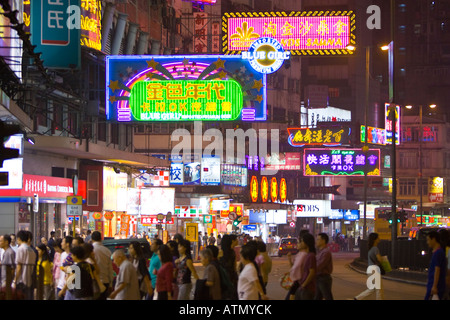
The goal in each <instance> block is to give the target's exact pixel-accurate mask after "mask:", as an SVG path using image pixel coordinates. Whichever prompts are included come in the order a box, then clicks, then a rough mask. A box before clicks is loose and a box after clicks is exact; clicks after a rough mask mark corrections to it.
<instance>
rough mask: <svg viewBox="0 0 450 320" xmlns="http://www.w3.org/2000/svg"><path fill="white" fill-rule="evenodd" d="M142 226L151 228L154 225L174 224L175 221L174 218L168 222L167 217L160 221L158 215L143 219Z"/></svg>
mask: <svg viewBox="0 0 450 320" xmlns="http://www.w3.org/2000/svg"><path fill="white" fill-rule="evenodd" d="M141 224H142V225H143V226H151V225H154V224H174V219H173V217H172V218H171V219H170V220H169V221H166V216H164V218H163V219H162V220H158V215H156V214H152V215H148V216H144V217H141Z"/></svg>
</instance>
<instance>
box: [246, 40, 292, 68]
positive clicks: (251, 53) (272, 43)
mask: <svg viewBox="0 0 450 320" xmlns="http://www.w3.org/2000/svg"><path fill="white" fill-rule="evenodd" d="M290 54H291V53H290V52H285V51H284V49H283V46H282V45H281V44H280V43H279V42H278V41H277V40H275V39H272V38H259V39H258V40H256V41H255V42H253V43H252V45H251V46H250V48H249V49H248V51H243V52H242V59H243V60H248V61H249V62H250V65H251V66H252V68H253V69H254V70H255V71H257V72H259V73H264V74H270V73H274V72H275V71H277V70H278V69H280V68H281V66H282V65H283V62H284V60H289V56H290Z"/></svg>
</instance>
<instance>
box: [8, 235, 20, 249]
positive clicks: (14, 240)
mask: <svg viewBox="0 0 450 320" xmlns="http://www.w3.org/2000/svg"><path fill="white" fill-rule="evenodd" d="M9 236H10V237H11V244H10V247H11V249H13V250H14V252H17V249H18V248H19V245H18V244H17V237H16V235H15V234H14V233H11V234H10V235H9Z"/></svg>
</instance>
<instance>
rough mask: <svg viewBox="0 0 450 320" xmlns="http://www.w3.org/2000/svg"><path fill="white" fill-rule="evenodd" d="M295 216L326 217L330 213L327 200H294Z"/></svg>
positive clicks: (329, 203)
mask: <svg viewBox="0 0 450 320" xmlns="http://www.w3.org/2000/svg"><path fill="white" fill-rule="evenodd" d="M294 205H295V209H296V216H297V217H299V218H302V217H328V216H329V215H330V212H331V201H329V200H294Z"/></svg>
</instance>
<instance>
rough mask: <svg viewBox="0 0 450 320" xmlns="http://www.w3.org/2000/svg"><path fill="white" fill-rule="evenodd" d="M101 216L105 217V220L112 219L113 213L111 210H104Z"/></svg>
mask: <svg viewBox="0 0 450 320" xmlns="http://www.w3.org/2000/svg"><path fill="white" fill-rule="evenodd" d="M103 216H104V217H105V219H106V220H112V219H113V218H114V213H113V212H105V214H104V215H103Z"/></svg>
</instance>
